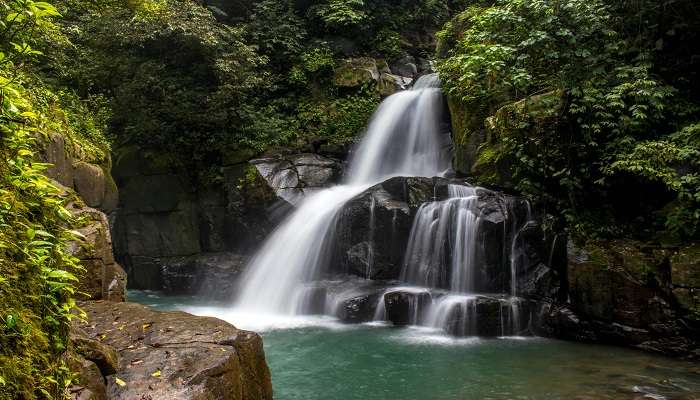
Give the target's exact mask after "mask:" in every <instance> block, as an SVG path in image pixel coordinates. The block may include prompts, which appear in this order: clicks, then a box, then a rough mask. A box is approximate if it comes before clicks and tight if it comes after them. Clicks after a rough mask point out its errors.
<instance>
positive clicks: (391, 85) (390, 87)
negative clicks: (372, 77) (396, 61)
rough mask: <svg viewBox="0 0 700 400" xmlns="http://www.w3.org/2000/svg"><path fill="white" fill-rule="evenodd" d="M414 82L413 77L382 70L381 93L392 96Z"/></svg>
mask: <svg viewBox="0 0 700 400" xmlns="http://www.w3.org/2000/svg"><path fill="white" fill-rule="evenodd" d="M411 83H413V79H412V78H407V77H405V76H399V75H394V74H389V73H385V72H382V74H381V76H380V79H379V94H380V95H382V96H391V95H392V94H394V93H396V92H399V91H401V90H406V89H408V88H409V87H410V86H411Z"/></svg>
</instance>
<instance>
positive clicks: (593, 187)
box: [439, 0, 700, 239]
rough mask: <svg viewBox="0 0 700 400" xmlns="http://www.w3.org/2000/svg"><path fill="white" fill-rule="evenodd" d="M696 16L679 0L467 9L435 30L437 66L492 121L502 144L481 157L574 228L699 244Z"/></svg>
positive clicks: (511, 0)
mask: <svg viewBox="0 0 700 400" xmlns="http://www.w3.org/2000/svg"><path fill="white" fill-rule="evenodd" d="M697 11H698V10H697V9H696V6H695V5H693V4H692V1H684V0H667V1H663V2H660V3H659V4H656V3H655V4H651V3H650V2H643V1H629V2H618V3H615V4H610V3H609V2H605V1H596V0H566V1H564V0H534V1H531V0H502V1H496V2H493V4H492V5H480V6H473V7H470V8H469V9H467V10H466V11H464V12H463V13H461V14H460V15H459V16H457V17H455V18H454V19H453V20H452V21H450V22H449V23H448V24H447V25H446V26H445V29H444V30H443V31H442V32H441V33H440V38H441V49H440V52H441V55H442V56H443V58H442V60H441V62H440V65H439V70H440V72H441V76H442V78H443V80H444V82H445V88H446V90H447V92H448V93H449V95H450V96H452V98H453V99H456V100H457V101H458V102H460V103H462V104H464V105H465V107H466V108H467V109H471V110H473V112H474V113H478V114H479V115H481V117H480V118H475V120H476V121H483V120H484V118H485V117H487V116H489V115H495V117H494V118H492V119H491V120H490V122H491V124H492V125H493V126H495V127H497V128H498V129H496V131H497V132H498V136H499V137H498V143H497V144H496V143H494V142H491V143H485V144H483V145H482V148H481V149H480V151H481V158H482V160H484V159H488V160H486V161H489V162H492V163H496V164H497V163H503V164H507V165H508V169H509V170H510V172H511V173H512V175H513V176H512V181H513V182H515V183H516V188H517V189H518V190H520V191H521V192H522V193H525V194H526V195H529V196H531V197H532V198H535V199H539V200H542V201H543V202H544V203H545V204H549V205H550V206H551V207H554V208H555V210H557V211H558V212H560V213H561V214H562V215H564V216H565V217H566V222H567V223H568V225H569V226H570V227H571V228H572V229H573V231H574V232H575V233H577V234H582V235H584V236H598V235H604V236H608V235H610V236H612V235H622V234H633V235H641V236H646V237H650V236H654V235H656V233H657V232H659V231H662V235H666V236H667V237H668V236H669V235H671V236H673V237H674V238H675V239H684V238H685V239H688V238H694V237H695V238H696V237H698V235H699V234H700V179H699V178H700V175H698V174H699V173H700V169H699V168H698V167H699V166H700V165H699V164H698V161H697V160H698V155H700V135H698V127H697V124H698V121H699V117H700V114H699V113H698V111H699V110H700V108H698V106H699V105H700V103H698V102H697V100H698V91H697V87H696V85H697V81H696V80H695V72H694V71H693V69H692V68H689V67H688V65H689V64H691V65H692V63H693V62H692V60H693V57H694V55H695V54H698V53H697V50H698V48H697V40H695V41H694V42H693V41H692V38H693V35H695V36H697V32H698V29H697V28H698V26H697V24H698V22H697V21H698V19H697V15H698V13H697ZM681 32H684V33H681ZM689 40H690V42H689ZM693 46H695V47H693ZM669 56H671V57H669ZM669 60H673V61H672V62H670V61H669ZM674 63H675V64H674ZM696 65H697V63H696ZM693 82H695V83H693ZM694 85H695V86H694ZM543 94H544V95H543ZM552 98H554V101H553V104H549V105H545V106H544V107H542V105H541V104H540V105H539V106H538V105H537V103H538V102H540V103H541V102H542V101H545V100H546V99H549V100H550V102H551V101H552ZM524 99H525V100H524ZM521 100H522V101H521ZM516 101H521V103H519V105H518V106H515V107H514V106H509V107H506V108H504V109H502V110H501V112H496V110H498V109H499V108H501V107H503V106H505V105H508V104H511V103H513V102H516ZM560 102H561V103H562V104H560V105H557V103H560ZM557 107H559V108H557ZM543 109H544V110H546V111H549V112H550V113H551V111H552V110H559V112H558V114H557V115H551V114H550V115H548V116H545V115H543V113H542V112H543ZM545 114H546V113H545ZM547 118H549V119H550V121H549V123H548V126H549V128H548V129H542V126H538V124H540V125H541V123H542V122H543V121H544V120H546V119H547ZM499 119H500V120H499ZM504 119H506V120H510V121H504ZM471 129H473V130H478V129H481V127H480V126H478V124H477V126H472V127H471ZM488 178H489V179H491V181H492V183H498V180H499V179H498V177H497V176H493V175H492V176H490V177H488Z"/></svg>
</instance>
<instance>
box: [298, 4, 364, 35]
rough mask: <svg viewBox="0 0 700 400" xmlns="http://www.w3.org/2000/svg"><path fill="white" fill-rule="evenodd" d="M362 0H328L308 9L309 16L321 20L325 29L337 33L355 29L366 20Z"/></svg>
mask: <svg viewBox="0 0 700 400" xmlns="http://www.w3.org/2000/svg"><path fill="white" fill-rule="evenodd" d="M364 7H365V2H364V0H328V1H327V2H323V3H320V4H316V5H314V6H313V7H311V8H310V9H309V11H308V12H309V14H311V15H313V16H316V17H318V18H320V19H321V21H322V22H323V24H324V26H325V28H326V29H328V30H330V31H339V30H341V29H344V28H348V27H356V26H358V25H359V24H361V23H363V22H365V21H366V20H367V13H366V12H365V10H364Z"/></svg>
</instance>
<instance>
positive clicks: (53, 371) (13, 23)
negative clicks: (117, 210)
mask: <svg viewBox="0 0 700 400" xmlns="http://www.w3.org/2000/svg"><path fill="white" fill-rule="evenodd" d="M57 15H58V13H57V11H56V10H55V8H54V7H53V6H51V5H50V4H48V3H45V2H35V1H32V0H11V1H9V2H6V3H3V5H2V6H0V32H1V33H0V102H1V104H0V134H1V135H2V142H1V143H0V153H1V154H0V398H1V399H17V398H22V399H33V398H63V397H64V396H65V388H66V387H67V386H68V385H69V384H70V383H71V382H72V373H71V371H69V370H68V368H67V367H66V365H65V362H64V355H65V352H66V350H67V348H68V347H69V343H68V328H69V324H70V320H71V319H72V318H74V317H76V316H77V315H78V314H77V313H76V310H75V302H74V300H73V296H74V295H75V291H76V289H75V287H74V284H75V283H76V281H77V278H76V275H78V273H79V272H80V271H81V270H82V268H81V267H80V265H79V264H78V260H77V259H76V258H74V257H73V256H71V255H70V254H69V253H68V243H69V242H71V241H74V240H76V239H77V236H76V233H74V232H73V231H71V228H72V227H74V226H76V224H77V223H78V221H76V220H75V219H74V217H72V215H71V214H70V213H69V212H68V211H67V210H66V208H65V206H66V202H67V201H68V199H67V196H66V194H65V193H63V192H62V190H61V189H59V188H58V187H56V186H55V185H54V184H53V183H52V182H51V181H50V180H49V179H48V178H47V177H46V176H45V175H44V174H43V171H44V170H45V169H46V168H47V167H48V165H46V164H42V163H38V162H36V155H35V154H36V150H37V142H39V141H41V140H42V138H43V137H44V135H45V134H47V133H48V132H51V131H53V132H58V133H61V134H65V135H66V138H67V139H68V140H74V141H75V142H76V143H79V145H80V147H81V148H82V149H83V150H84V151H85V152H86V154H88V153H89V154H90V155H91V156H92V157H99V155H100V154H101V155H102V156H103V155H104V153H103V151H104V150H103V147H101V146H103V145H104V139H102V140H97V141H91V140H90V139H91V135H92V139H95V135H97V132H98V131H99V127H98V126H97V125H99V124H98V122H97V121H98V119H96V118H92V117H87V116H86V117H84V118H83V119H80V120H79V122H77V123H76V124H71V121H78V120H76V119H74V118H73V117H72V116H73V115H75V113H82V112H84V111H85V105H84V104H82V102H80V100H78V99H77V97H75V95H74V94H72V93H71V92H70V91H61V90H53V89H51V88H49V87H46V86H44V85H43V83H42V82H41V81H40V80H39V79H38V78H37V77H36V76H35V75H34V74H33V73H32V71H31V66H32V61H33V60H35V59H36V58H38V57H41V52H39V51H38V50H37V49H38V48H39V47H40V44H41V43H43V42H44V41H45V40H47V39H48V38H52V40H61V38H60V36H58V35H57V31H56V29H55V26H54V24H53V19H54V17H56V16H57Z"/></svg>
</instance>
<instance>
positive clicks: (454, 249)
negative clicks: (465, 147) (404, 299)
mask: <svg viewBox="0 0 700 400" xmlns="http://www.w3.org/2000/svg"><path fill="white" fill-rule="evenodd" d="M448 192H449V195H450V198H449V199H447V200H444V201H435V202H430V203H425V204H423V205H422V206H421V207H420V209H419V210H418V213H417V214H416V217H415V219H414V221H413V227H412V228H411V236H410V238H409V241H408V248H407V251H406V257H405V260H404V267H403V270H402V272H401V280H402V281H404V282H408V283H411V284H415V285H420V286H425V287H430V288H440V287H442V288H449V289H450V290H452V291H454V292H459V293H464V292H472V291H473V290H474V268H475V263H476V252H477V234H478V229H479V218H478V216H477V215H475V214H474V211H473V206H474V204H475V203H476V202H477V201H478V197H477V196H476V191H475V190H474V188H471V187H467V186H459V185H450V186H449V187H448Z"/></svg>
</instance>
